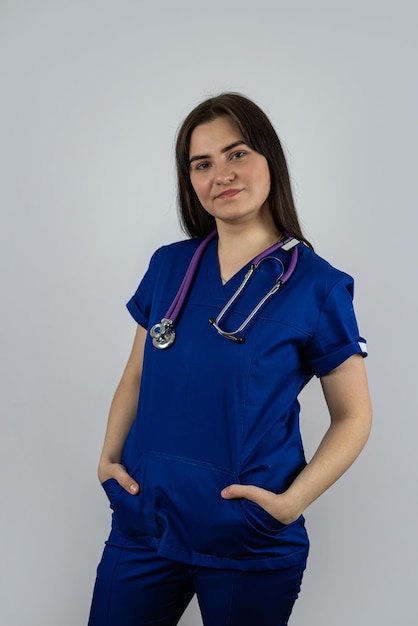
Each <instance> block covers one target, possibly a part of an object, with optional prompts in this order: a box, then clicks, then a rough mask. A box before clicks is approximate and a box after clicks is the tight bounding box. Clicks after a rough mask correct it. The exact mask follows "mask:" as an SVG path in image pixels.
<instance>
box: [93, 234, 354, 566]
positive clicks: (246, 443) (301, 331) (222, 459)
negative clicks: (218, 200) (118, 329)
mask: <svg viewBox="0 0 418 626" xmlns="http://www.w3.org/2000/svg"><path fill="white" fill-rule="evenodd" d="M199 243H200V240H196V239H191V240H186V241H182V242H179V243H175V244H172V245H169V246H165V247H163V248H161V249H159V250H158V251H157V252H156V253H155V254H154V256H153V257H152V259H151V263H150V266H149V268H148V271H147V273H146V274H145V276H144V278H143V280H142V281H141V283H140V285H139V287H138V289H137V291H136V293H135V294H134V296H133V297H132V298H131V300H130V301H129V302H128V305H127V306H128V309H129V311H130V313H131V314H132V316H133V317H134V319H135V320H136V322H137V323H138V324H140V325H141V326H143V327H144V328H146V329H149V328H150V327H151V326H152V325H153V324H155V323H156V322H159V321H160V320H161V318H163V317H164V316H165V314H166V312H167V310H168V308H169V306H170V304H171V302H172V300H173V298H174V296H175V294H176V292H177V290H178V287H179V285H180V283H181V281H182V279H183V276H184V274H185V272H186V269H187V267H188V265H189V262H190V259H191V257H192V255H193V253H194V251H195V250H196V248H197V246H198V244H199ZM273 256H274V257H276V258H277V259H281V261H282V262H283V264H284V266H285V268H287V267H288V265H289V261H290V253H289V252H284V251H283V250H277V251H276V252H274V253H273ZM247 269H248V266H246V267H245V268H243V269H242V270H241V271H239V272H238V273H237V274H236V275H235V276H234V277H233V278H232V279H231V280H229V281H228V282H227V283H226V284H225V285H223V284H222V281H221V277H220V273H219V264H218V259H217V239H216V238H215V239H214V240H213V241H212V242H211V243H210V244H209V246H208V248H207V250H206V251H205V253H204V256H203V258H202V260H201V262H200V265H199V267H198V270H197V273H196V276H195V278H194V281H193V284H192V286H191V289H190V292H189V294H188V297H187V300H186V303H185V306H184V308H183V310H182V312H181V315H180V317H179V319H178V321H177V322H176V325H175V331H176V341H175V343H174V344H173V345H172V346H171V347H170V348H168V349H166V350H158V349H156V348H155V347H153V346H152V343H151V340H150V337H149V336H148V339H147V342H146V346H145V353H144V365H143V373H142V380H141V390H140V396H139V404H138V412H137V416H136V419H135V421H134V423H133V426H132V428H131V431H130V433H129V435H128V438H127V441H126V444H125V448H124V452H123V459H122V462H123V464H124V465H125V466H126V468H127V470H128V472H129V474H131V475H132V476H133V477H134V478H135V479H136V480H137V481H138V483H139V484H140V486H141V491H140V494H139V495H137V496H132V495H130V494H128V493H127V492H125V491H124V490H123V489H122V488H121V487H120V486H119V485H118V483H117V482H116V481H115V480H114V479H109V480H107V481H106V482H105V483H104V485H103V486H104V488H105V490H106V493H107V495H108V497H109V499H110V502H111V506H112V508H113V509H114V514H113V531H112V534H111V538H110V540H109V541H110V543H111V544H112V542H113V544H114V545H116V544H118V542H119V543H120V542H121V538H123V543H124V545H125V546H126V545H131V546H135V544H138V545H139V544H140V545H141V546H146V547H147V548H149V549H152V550H154V551H155V553H156V554H158V556H159V557H161V558H163V559H170V560H172V561H177V562H181V563H183V564H188V565H189V566H202V567H209V568H218V569H222V570H235V571H237V570H241V571H244V572H245V571H257V572H261V571H269V570H276V571H277V570H282V569H284V568H292V567H293V568H294V567H303V565H304V563H305V561H306V557H307V553H308V538H307V534H306V531H305V527H304V520H303V517H301V518H299V519H298V520H296V521H295V522H293V523H292V524H289V525H283V524H281V523H280V522H278V521H277V520H276V519H275V518H273V517H272V516H270V515H269V514H268V513H267V512H266V511H264V510H263V509H262V508H261V507H260V506H258V505H257V504H255V503H252V502H250V501H248V500H244V499H242V500H224V499H222V498H221V496H220V492H221V490H222V489H223V488H224V487H226V486H227V485H229V484H231V483H243V484H251V485H258V486H260V487H264V488H265V489H268V490H271V491H273V492H276V493H280V492H283V491H284V490H286V489H287V487H288V486H289V485H290V484H291V483H292V481H293V480H294V479H295V477H296V476H297V475H298V474H299V473H300V472H301V470H302V469H303V468H304V466H305V465H306V461H305V457H304V452H303V446H302V442H301V436H300V429H299V403H298V399H297V397H298V394H299V392H300V391H301V389H302V388H303V387H304V386H305V385H306V383H307V382H308V381H309V380H310V379H311V378H312V377H313V376H319V377H320V376H323V375H325V374H327V373H328V372H329V371H330V370H332V369H333V368H335V367H337V366H338V365H340V364H341V363H342V362H343V361H344V360H346V359H347V358H348V357H349V356H351V355H353V354H356V353H359V354H365V353H366V348H365V341H364V340H363V339H362V338H361V337H360V336H359V331H358V327H357V323H356V319H355V315H354V311H353V304H352V297H353V280H352V278H351V277H350V276H348V275H347V274H345V273H343V272H341V271H339V270H337V269H335V268H333V267H332V266H331V265H329V264H328V263H327V262H326V261H324V260H323V259H321V258H320V257H319V256H318V255H316V254H315V253H314V252H313V251H312V250H311V249H309V248H308V247H306V246H305V245H303V244H299V260H298V264H297V266H296V270H295V272H294V274H293V275H292V276H291V278H290V279H289V281H288V282H287V283H286V284H285V285H284V287H283V288H282V289H281V290H280V291H279V292H278V293H277V294H275V295H274V296H273V297H272V298H271V299H270V300H269V301H268V302H267V303H266V304H265V305H264V306H263V308H262V309H261V310H260V311H259V313H258V314H257V315H256V317H255V318H254V319H253V320H252V321H251V322H250V324H249V325H248V326H247V327H246V328H245V330H244V331H243V332H242V333H241V335H242V336H243V339H244V341H243V342H242V343H239V344H238V343H235V342H233V341H230V340H228V339H225V338H224V337H222V336H220V335H219V334H218V333H217V332H216V331H215V329H214V328H213V327H212V326H211V325H210V324H209V323H208V319H209V318H211V317H216V316H217V314H218V313H219V312H220V310H221V309H222V308H223V307H224V305H225V303H226V302H227V301H228V299H229V298H230V297H231V295H232V294H233V293H234V292H235V290H236V289H237V287H238V286H239V285H240V283H241V281H242V280H243V277H244V275H245V272H246V270H247ZM280 271H281V268H280V263H279V262H278V261H277V260H276V259H274V258H272V259H268V260H266V261H264V262H263V263H262V264H261V265H260V266H259V268H258V269H257V270H256V272H255V274H254V276H253V277H252V278H251V280H250V282H249V284H248V285H247V287H246V288H245V290H244V291H243V293H242V294H241V295H240V297H239V298H238V300H237V301H236V302H235V303H234V305H233V306H232V308H231V310H230V311H229V312H228V313H227V315H226V316H225V318H224V319H223V320H222V327H223V328H225V329H226V330H235V329H236V328H237V327H238V326H239V325H240V324H241V323H242V321H243V320H244V319H245V318H246V317H247V316H248V314H249V312H250V311H251V310H252V309H253V308H254V306H255V305H256V304H257V303H258V302H259V301H260V300H261V299H262V298H263V296H264V295H265V294H266V292H268V291H269V289H270V288H271V287H272V286H273V284H274V283H275V281H276V278H277V276H278V274H280Z"/></svg>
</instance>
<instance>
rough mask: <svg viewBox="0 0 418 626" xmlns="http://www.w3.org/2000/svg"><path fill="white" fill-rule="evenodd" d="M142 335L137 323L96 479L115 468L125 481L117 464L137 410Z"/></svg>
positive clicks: (109, 420) (114, 398)
mask: <svg viewBox="0 0 418 626" xmlns="http://www.w3.org/2000/svg"><path fill="white" fill-rule="evenodd" d="M145 338H146V331H145V330H144V329H143V328H142V327H141V326H138V327H137V331H136V335H135V340H134V343H133V346H132V351H131V354H130V356H129V359H128V362H127V364H126V367H125V371H124V372H123V375H122V378H121V381H120V383H119V385H118V387H117V389H116V392H115V395H114V397H113V400H112V404H111V406H110V411H109V418H108V422H107V429H106V435H105V439H104V444H103V450H102V454H101V457H100V462H99V479H100V481H101V482H103V481H104V480H106V479H107V478H109V477H115V478H116V476H115V472H116V473H117V475H118V480H122V482H124V481H125V482H127V477H126V476H125V473H124V472H122V474H123V477H122V478H121V475H122V474H121V470H123V468H122V466H120V467H116V465H117V464H120V462H121V459H122V452H123V447H124V445H125V441H126V437H127V436H128V433H129V430H130V428H131V426H132V423H133V421H134V419H135V415H136V411H137V406H138V396H139V386H140V382H141V374H142V361H143V354H144V344H145Z"/></svg>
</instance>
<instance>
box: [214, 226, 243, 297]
mask: <svg viewBox="0 0 418 626" xmlns="http://www.w3.org/2000/svg"><path fill="white" fill-rule="evenodd" d="M202 260H204V262H205V264H206V272H207V278H208V289H209V293H210V294H211V296H214V297H215V298H222V299H225V298H230V297H231V295H232V294H233V293H235V291H236V290H237V288H238V286H239V285H240V284H241V283H242V281H243V280H244V276H245V274H246V272H247V271H248V269H249V267H250V265H251V261H249V262H248V263H246V264H245V265H244V266H243V267H242V268H241V269H239V270H238V271H237V272H236V273H235V274H234V275H233V276H231V278H230V279H229V280H227V282H226V283H225V284H222V278H221V270H220V267H219V259H218V237H215V238H214V239H213V241H211V242H210V244H209V246H208V248H207V250H206V253H205V255H204V257H203V259H202Z"/></svg>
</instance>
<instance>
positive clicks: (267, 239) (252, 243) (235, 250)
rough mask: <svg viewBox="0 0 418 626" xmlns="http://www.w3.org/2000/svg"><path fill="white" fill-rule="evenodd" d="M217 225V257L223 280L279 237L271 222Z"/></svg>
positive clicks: (279, 234) (227, 278)
mask: <svg viewBox="0 0 418 626" xmlns="http://www.w3.org/2000/svg"><path fill="white" fill-rule="evenodd" d="M219 226H220V225H218V237H219V243H218V259H219V267H220V271H221V276H222V277H223V279H224V280H225V281H227V280H229V279H230V278H231V277H232V276H233V275H234V274H235V273H236V272H237V271H239V270H240V269H241V268H242V267H243V266H244V265H246V264H247V263H249V261H251V260H252V259H254V257H256V256H257V255H258V254H260V252H263V250H266V249H267V248H269V247H270V246H272V245H274V244H275V243H276V242H277V241H279V240H280V239H281V233H280V232H279V231H278V230H277V229H276V228H275V226H274V225H273V224H268V225H267V224H266V225H264V224H259V225H258V227H256V228H255V227H254V226H252V227H251V228H246V227H245V226H243V227H237V226H235V227H234V228H225V227H224V226H223V225H221V227H219Z"/></svg>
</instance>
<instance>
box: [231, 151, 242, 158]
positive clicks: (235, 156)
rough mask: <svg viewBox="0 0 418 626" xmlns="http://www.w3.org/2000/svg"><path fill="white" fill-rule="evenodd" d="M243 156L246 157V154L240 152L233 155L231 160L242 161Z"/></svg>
mask: <svg viewBox="0 0 418 626" xmlns="http://www.w3.org/2000/svg"><path fill="white" fill-rule="evenodd" d="M243 156H245V152H244V151H243V150H238V152H234V153H233V154H231V159H241V158H242V157H243Z"/></svg>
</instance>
